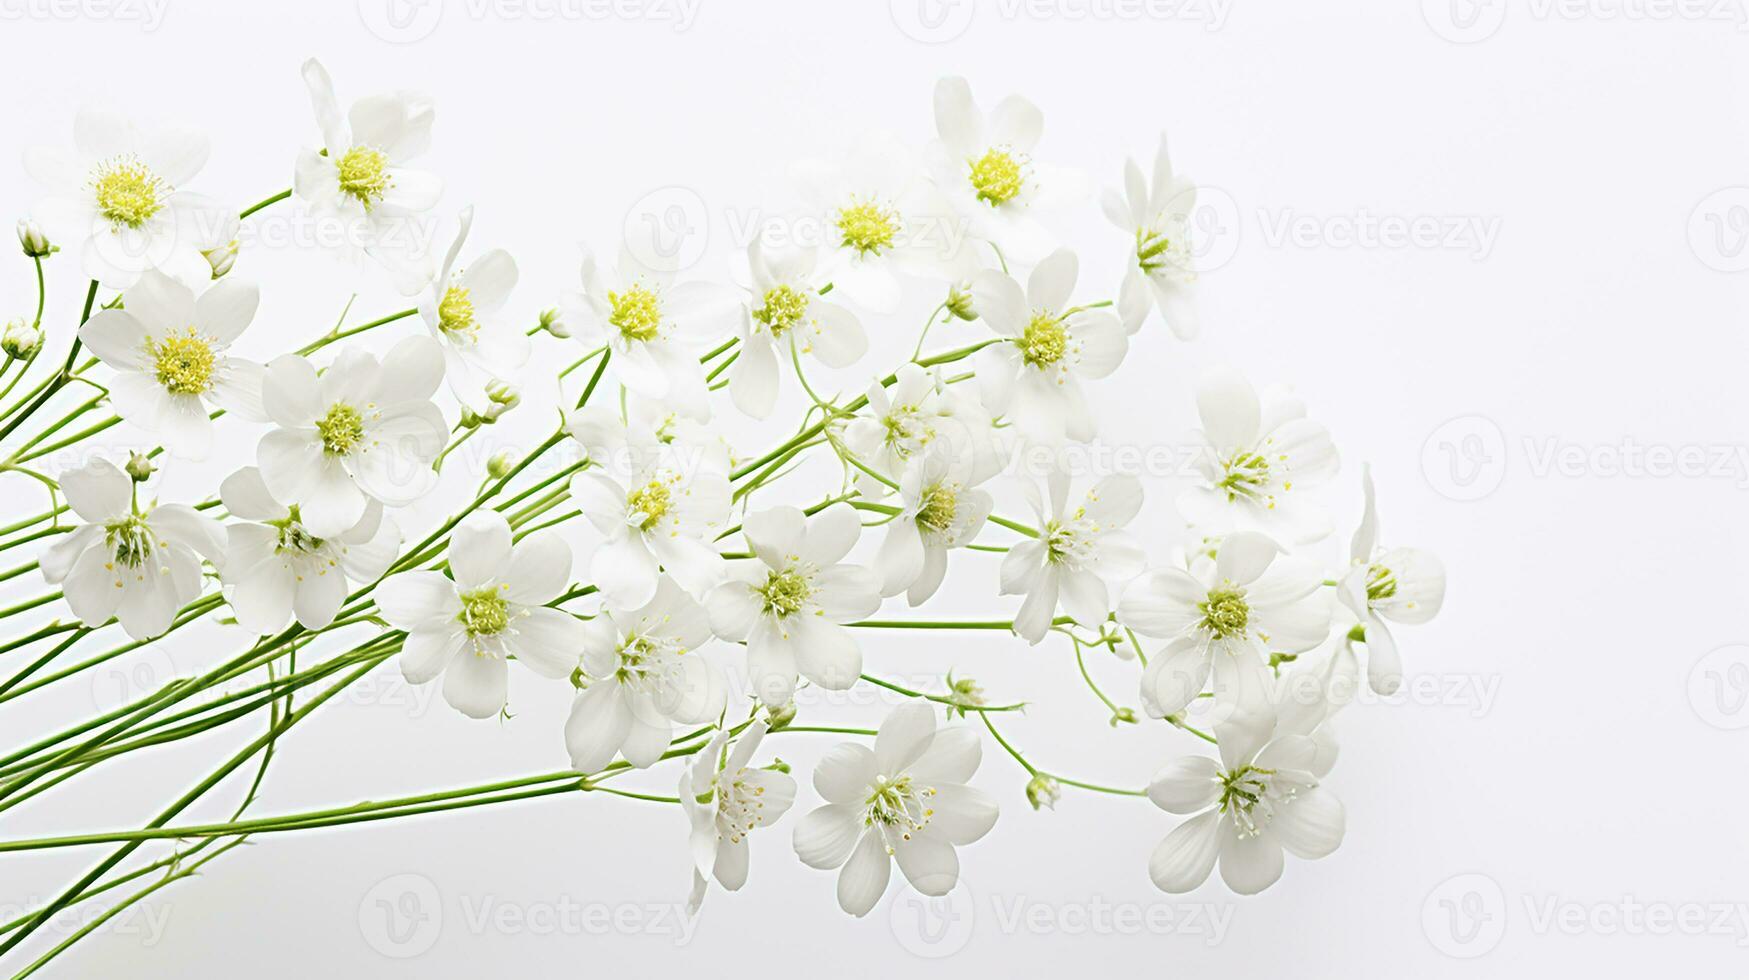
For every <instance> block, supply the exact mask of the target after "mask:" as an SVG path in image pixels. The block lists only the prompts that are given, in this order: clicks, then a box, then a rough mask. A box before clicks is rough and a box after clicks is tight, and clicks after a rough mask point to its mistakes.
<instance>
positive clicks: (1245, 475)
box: [1215, 450, 1269, 500]
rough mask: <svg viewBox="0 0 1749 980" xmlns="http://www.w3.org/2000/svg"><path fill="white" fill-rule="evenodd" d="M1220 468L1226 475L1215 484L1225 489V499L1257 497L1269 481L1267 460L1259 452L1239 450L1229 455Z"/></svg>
mask: <svg viewBox="0 0 1749 980" xmlns="http://www.w3.org/2000/svg"><path fill="white" fill-rule="evenodd" d="M1222 469H1224V470H1226V475H1225V476H1222V477H1221V479H1220V482H1219V483H1217V484H1215V486H1217V487H1219V488H1220V489H1222V490H1225V491H1227V499H1228V500H1234V499H1237V498H1239V497H1257V496H1259V495H1260V494H1261V492H1262V490H1263V488H1264V485H1265V484H1267V483H1268V482H1269V460H1267V459H1265V458H1263V456H1262V455H1261V454H1259V453H1254V452H1250V451H1248V450H1240V451H1239V452H1236V453H1234V454H1233V455H1232V457H1230V458H1229V459H1228V460H1227V461H1226V463H1225V464H1223V466H1222Z"/></svg>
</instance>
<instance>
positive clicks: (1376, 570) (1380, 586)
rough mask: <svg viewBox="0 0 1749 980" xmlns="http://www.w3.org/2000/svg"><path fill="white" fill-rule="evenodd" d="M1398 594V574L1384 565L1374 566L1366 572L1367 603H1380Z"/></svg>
mask: <svg viewBox="0 0 1749 980" xmlns="http://www.w3.org/2000/svg"><path fill="white" fill-rule="evenodd" d="M1396 594H1397V573H1395V572H1393V571H1391V570H1390V569H1389V568H1386V567H1385V566H1383V565H1372V566H1369V567H1368V568H1367V570H1366V601H1368V602H1379V601H1381V600H1384V599H1389V598H1391V597H1393V596H1395V595H1396Z"/></svg>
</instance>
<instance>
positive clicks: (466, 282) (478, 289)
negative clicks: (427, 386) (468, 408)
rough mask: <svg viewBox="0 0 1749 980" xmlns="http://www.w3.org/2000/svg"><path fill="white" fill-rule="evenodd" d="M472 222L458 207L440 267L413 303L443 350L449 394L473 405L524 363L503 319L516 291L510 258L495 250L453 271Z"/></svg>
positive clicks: (515, 335) (523, 337)
mask: <svg viewBox="0 0 1749 980" xmlns="http://www.w3.org/2000/svg"><path fill="white" fill-rule="evenodd" d="M473 222H474V209H473V208H464V209H463V210H462V213H461V227H460V229H458V230H457V231H456V236H455V241H454V242H453V243H451V245H450V246H449V252H448V254H446V255H445V256H444V259H443V268H442V269H441V270H439V271H438V275H437V279H436V281H434V282H433V283H432V284H431V290H430V292H429V293H428V294H427V295H426V297H425V298H424V299H422V300H420V301H419V315H420V316H421V317H423V318H424V319H425V326H426V327H427V328H428V329H429V330H430V331H431V336H432V337H434V338H436V339H437V341H438V342H439V343H441V344H442V345H443V362H444V376H445V377H447V378H448V379H449V387H450V390H451V391H453V392H455V395H456V397H457V398H459V399H461V400H463V401H465V402H468V403H469V404H475V405H477V404H478V403H479V399H480V395H481V393H482V392H483V391H484V390H485V388H486V386H487V385H488V384H491V383H492V382H493V381H495V380H501V379H508V378H511V377H513V376H514V375H515V373H516V370H517V369H518V368H520V367H522V365H523V363H524V362H526V361H527V360H528V351H529V341H528V335H527V334H526V333H524V332H523V331H522V329H521V328H520V327H518V326H516V324H514V323H512V322H510V321H509V320H506V319H505V318H504V316H503V312H504V303H505V301H506V300H508V299H509V298H510V291H511V290H512V289H515V288H516V260H514V259H512V258H511V257H510V253H508V252H506V251H504V250H503V249H501V248H495V249H493V250H491V251H490V252H487V253H486V254H485V255H482V256H480V257H479V258H477V259H475V260H474V261H473V263H472V264H470V265H469V266H468V267H467V268H466V269H458V268H456V264H455V263H456V259H457V258H458V257H460V255H461V251H462V243H463V242H465V241H467V238H468V229H469V228H470V227H472V226H473Z"/></svg>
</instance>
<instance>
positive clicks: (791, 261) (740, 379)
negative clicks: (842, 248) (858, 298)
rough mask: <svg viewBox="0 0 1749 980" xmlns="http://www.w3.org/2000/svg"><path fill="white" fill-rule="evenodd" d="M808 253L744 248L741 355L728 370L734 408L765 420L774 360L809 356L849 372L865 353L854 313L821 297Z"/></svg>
mask: <svg viewBox="0 0 1749 980" xmlns="http://www.w3.org/2000/svg"><path fill="white" fill-rule="evenodd" d="M816 259H817V254H816V252H815V250H813V249H810V248H801V249H783V250H779V251H777V252H774V253H772V254H770V255H767V254H766V253H765V249H764V247H763V246H762V245H761V244H760V242H759V241H758V240H757V239H755V240H754V242H753V244H752V245H750V246H748V248H747V264H748V268H749V272H750V273H751V281H752V282H751V291H752V297H751V299H750V300H749V305H748V311H747V315H746V316H745V317H744V318H743V319H742V321H741V350H740V351H739V355H740V356H739V357H738V358H737V359H736V360H735V365H734V367H732V368H730V369H729V394H730V395H731V396H732V397H733V398H734V401H735V407H736V408H738V409H740V410H741V411H742V412H744V413H746V414H748V415H751V416H752V417H754V418H759V419H762V418H765V417H766V416H767V415H770V414H771V410H772V408H773V407H774V406H776V404H777V380H778V360H779V358H780V357H782V358H786V359H787V358H791V357H794V356H795V355H797V354H812V355H813V356H814V358H815V359H816V360H818V361H819V362H820V363H821V364H824V365H826V366H827V367H834V368H841V367H849V366H850V365H852V364H854V363H856V361H857V359H858V358H860V357H862V355H863V353H864V352H866V351H867V350H868V335H867V334H865V333H864V332H863V329H862V322H861V321H859V320H858V319H857V318H856V315H855V314H854V313H851V312H850V311H849V310H847V309H845V308H844V307H842V306H839V305H838V304H836V303H833V302H830V301H829V300H827V299H825V298H824V297H823V296H821V295H820V288H821V287H822V286H824V285H825V281H824V280H823V279H821V278H820V277H819V276H818V275H817V274H816V271H815V268H814V266H815V262H816Z"/></svg>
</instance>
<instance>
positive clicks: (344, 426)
mask: <svg viewBox="0 0 1749 980" xmlns="http://www.w3.org/2000/svg"><path fill="white" fill-rule="evenodd" d="M316 432H317V434H319V435H320V436H321V437H322V451H323V452H326V453H327V454H328V455H330V456H349V455H351V454H352V453H353V452H355V451H357V449H358V448H359V446H360V445H362V444H363V442H364V416H363V415H361V414H360V413H359V411H358V409H356V408H353V407H352V406H351V405H348V404H346V403H345V402H335V403H334V404H333V405H331V406H329V408H328V414H326V415H324V416H322V417H321V418H319V419H317V420H316Z"/></svg>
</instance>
